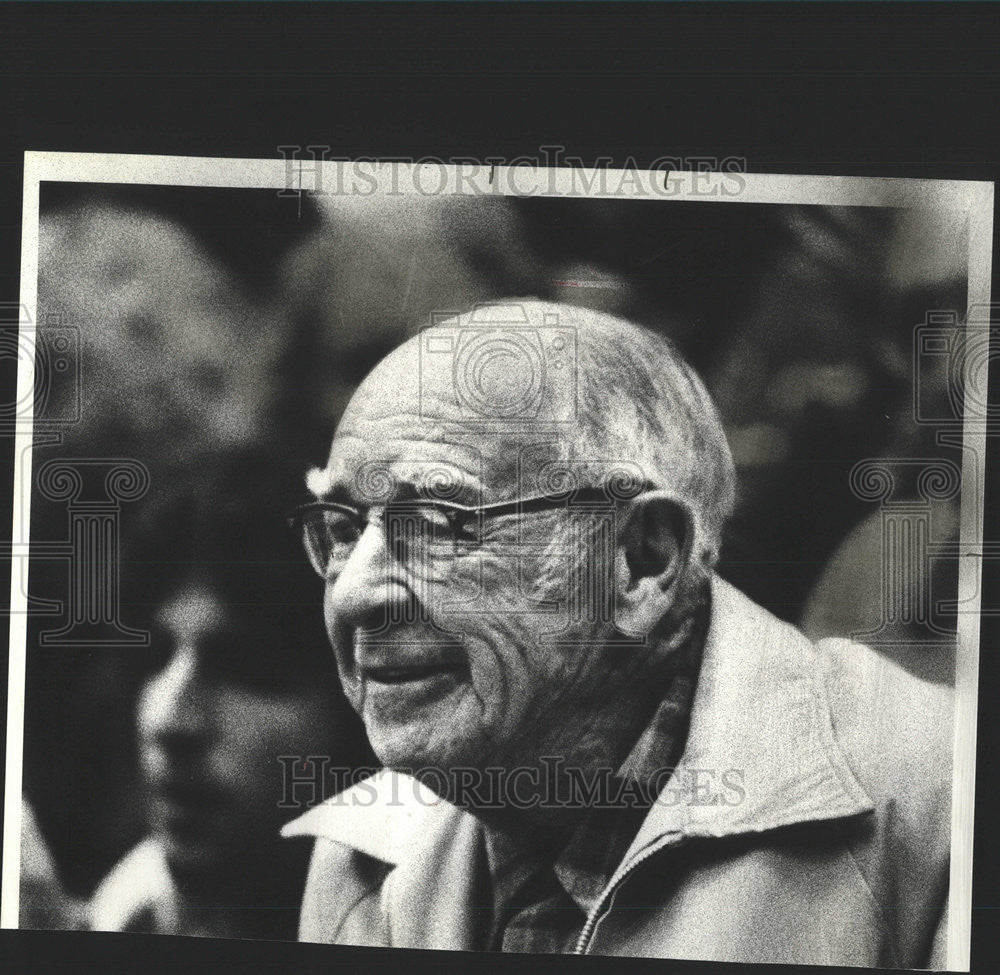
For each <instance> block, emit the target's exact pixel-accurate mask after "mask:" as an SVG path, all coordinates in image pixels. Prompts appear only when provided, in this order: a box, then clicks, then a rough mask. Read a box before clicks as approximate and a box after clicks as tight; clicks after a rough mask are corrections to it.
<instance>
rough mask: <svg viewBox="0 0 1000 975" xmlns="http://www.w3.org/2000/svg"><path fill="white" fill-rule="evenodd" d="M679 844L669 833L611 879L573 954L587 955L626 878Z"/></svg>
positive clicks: (584, 926)
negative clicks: (670, 847) (653, 857)
mask: <svg viewBox="0 0 1000 975" xmlns="http://www.w3.org/2000/svg"><path fill="white" fill-rule="evenodd" d="M681 842H683V838H682V837H681V838H679V837H678V834H676V833H671V834H670V835H668V836H666V837H664V838H663V839H662V840H661V841H659V842H657V843H654V844H653V845H652V846H648V847H647V848H646V849H645V850H644V851H643V852H642V853H641V854H640V855H639V856H637V857H636V858H635V859H634V860H632V862H631V863H630V864H629V865H628V866H627V867H626V868H625V870H624V871H622V872H621V873H620V874H618V876H617V878H614V879H612V881H611V883H609V884H608V886H607V887H605V888H604V893H603V894H601V898H600V900H599V901H598V902H597V904H596V905H595V906H594V909H593V910H592V911H591V912H590V914H589V916H588V917H587V920H586V922H585V923H584V925H583V930H582V931H581V932H580V937H579V938H577V940H576V947H575V948H574V949H573V954H575V955H584V954H586V953H587V949H588V948H589V947H590V944H589V942H590V939H591V938H592V937H593V934H594V929H595V928H596V927H597V925H598V922H600V921H601V920H602V919H603V918H604V917H605V916H606V915H607V913H608V911H610V909H611V902H612V901H613V900H614V897H615V894H617V893H618V891H619V890H620V889H621V887H622V885H623V884H624V883H625V881H626V880H628V878H629V877H630V876H631V875H632V874H633V873H635V871H636V870H637V869H638V868H639V867H640V866H641V865H642V864H644V863H645V862H646V861H647V860H648V859H649V858H650V857H652V856H655V855H656V854H657V853H659V852H660V851H661V850H664V849H666V848H667V847H668V846H679V845H680V843H681ZM605 905H607V909H605Z"/></svg>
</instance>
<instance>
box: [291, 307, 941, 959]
mask: <svg viewBox="0 0 1000 975" xmlns="http://www.w3.org/2000/svg"><path fill="white" fill-rule="evenodd" d="M310 487H311V488H312V490H313V491H314V492H315V494H316V495H317V499H318V500H317V501H316V502H315V503H313V504H310V505H307V506H305V507H304V508H303V509H302V510H300V511H299V512H298V513H297V515H296V518H297V522H298V524H299V526H300V528H301V531H302V533H303V538H304V540H305V543H306V548H307V551H308V553H309V555H310V558H311V560H312V562H313V565H314V567H315V568H316V570H317V571H318V572H319V573H320V574H321V575H322V576H323V578H324V579H325V581H326V595H325V602H324V610H325V618H326V625H327V631H328V633H329V636H330V639H331V642H332V644H333V647H334V651H335V654H336V657H337V661H338V665H339V670H340V675H341V680H342V682H343V686H344V689H345V691H346V693H347V696H348V698H349V699H350V701H351V702H352V704H353V705H354V707H355V708H356V709H357V710H358V712H359V713H360V714H361V716H362V717H363V719H364V722H365V725H366V728H367V730H368V734H369V738H370V740H371V743H372V745H373V747H374V749H375V751H376V752H377V754H378V756H379V758H380V759H381V761H382V762H383V763H384V764H385V766H386V767H387V771H386V772H384V773H382V774H381V776H380V777H378V778H376V779H375V780H372V781H369V782H366V783H362V784H361V785H359V786H356V787H355V788H354V789H353V790H350V791H348V792H346V793H343V794H341V795H339V796H337V797H335V798H334V799H332V800H330V801H328V802H327V803H326V804H324V805H322V806H320V807H317V808H316V809H314V810H311V811H310V812H309V813H307V814H306V815H305V816H303V817H302V818H300V819H299V820H297V821H296V822H294V823H292V824H290V826H289V827H286V830H285V832H286V835H302V834H306V835H312V836H315V837H316V838H317V842H316V844H315V848H314V853H313V860H312V865H311V868H310V875H309V879H308V882H307V887H306V892H305V898H304V902H303V908H302V917H301V922H300V936H301V937H302V938H303V939H305V940H313V941H327V942H334V943H341V944H360V945H383V946H395V947H429V948H455V949H483V950H501V951H525V952H574V951H575V952H578V953H589V952H593V953H595V954H609V955H644V956H656V957H666V958H690V959H714V960H720V961H754V962H800V963H826V964H839V965H860V966H902V967H920V966H933V965H938V964H943V963H944V958H945V955H944V950H945V945H944V933H945V927H946V911H945V905H946V901H947V891H948V854H949V843H950V832H949V826H950V823H949V808H950V773H949V767H950V747H951V737H952V736H951V713H950V705H949V699H948V696H947V692H945V691H942V690H941V689H940V688H936V687H932V686H929V685H925V684H923V683H921V682H920V681H918V680H917V679H915V678H913V677H911V676H910V675H908V674H907V673H906V672H904V671H903V670H901V669H900V668H898V667H897V666H895V665H893V664H892V663H890V662H888V661H886V660H884V659H882V658H880V657H878V656H877V655H875V654H874V653H873V652H872V651H871V650H869V649H868V648H866V647H863V646H859V645H857V644H854V643H851V642H849V641H847V640H828V641H823V642H822V643H820V644H818V645H813V644H812V643H810V641H809V640H807V639H806V638H805V637H804V636H802V634H801V633H799V632H798V631H797V630H795V629H794V628H793V627H791V626H789V625H787V624H785V623H783V622H781V621H779V620H778V619H776V618H774V617H773V616H771V615H770V614H769V613H767V612H766V611H765V610H763V609H762V608H761V607H759V606H757V605H755V604H754V603H753V602H751V601H750V600H749V599H747V598H746V597H745V596H743V595H742V594H741V593H739V592H737V591H736V590H735V589H733V588H732V587H731V586H729V585H728V584H726V583H725V582H724V581H722V580H721V579H720V578H719V577H718V576H716V575H715V574H714V572H713V566H714V564H715V561H716V558H717V555H718V551H719V546H720V541H721V535H722V530H723V527H724V523H725V520H726V518H727V515H728V514H729V512H730V510H731V508H732V505H733V499H734V473H733V467H732V462H731V459H730V455H729V451H728V447H727V444H726V440H725V436H724V434H723V431H722V429H721V427H720V424H719V421H718V418H717V416H716V413H715V410H714V408H713V406H712V404H711V402H710V400H709V397H708V395H707V393H706V391H705V389H704V387H703V386H702V384H701V382H700V381H699V379H698V378H697V376H696V375H695V374H694V373H693V372H692V370H691V369H690V368H689V367H688V366H687V365H686V364H685V363H684V362H683V361H682V360H681V359H680V357H679V356H678V354H677V353H676V351H675V350H674V349H673V347H672V346H671V345H670V344H669V343H668V342H666V341H665V340H663V339H662V338H660V337H658V336H656V335H654V334H652V333H650V332H648V331H646V330H644V329H641V328H639V327H637V326H635V325H633V324H631V323H629V322H625V321H622V320H619V319H616V318H612V317H610V316H607V315H602V314H599V313H595V312H589V311H581V310H574V309H572V308H569V307H564V306H560V305H551V304H546V303H542V302H525V303H519V304H512V305H506V306H504V305H498V306H492V307H485V308H484V307H479V308H477V309H476V310H475V311H474V312H473V313H471V314H469V315H464V316H461V317H460V318H457V319H452V320H451V321H449V322H446V323H444V324H441V325H438V326H436V327H434V328H431V329H428V330H426V331H425V332H423V333H422V334H421V335H420V336H418V337H416V338H414V339H412V340H411V341H409V342H408V343H407V344H405V345H403V346H402V347H401V348H399V349H398V350H397V351H396V352H394V353H393V354H391V355H390V356H388V357H387V358H386V359H385V360H384V361H383V362H382V363H380V364H379V365H378V366H377V367H376V368H375V370H374V371H373V372H372V373H371V374H370V375H369V376H368V377H367V379H366V380H365V381H364V382H363V383H362V385H361V387H360V388H359V389H358V391H357V393H356V395H355V396H354V398H353V400H352V401H351V404H350V406H349V407H348V409H347V411H346V413H345V414H344V416H343V418H342V420H341V423H340V426H339V428H338V430H337V433H336V436H335V437H334V441H333V447H332V450H331V453H330V459H329V462H328V464H327V466H326V467H325V469H323V470H322V471H314V472H313V473H312V474H311V476H310Z"/></svg>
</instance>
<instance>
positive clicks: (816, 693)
mask: <svg viewBox="0 0 1000 975" xmlns="http://www.w3.org/2000/svg"><path fill="white" fill-rule="evenodd" d="M823 679H824V674H823V662H822V660H821V658H820V655H819V653H818V652H817V650H816V648H815V647H814V646H813V644H812V643H811V642H810V641H809V640H808V639H807V638H806V637H805V636H804V635H803V634H802V633H800V632H799V631H798V630H797V629H795V628H794V627H793V626H790V625H789V624H787V623H783V622H782V621H781V620H779V619H777V618H776V617H775V616H772V615H771V614H770V613H769V612H767V610H765V609H763V608H762V607H760V606H758V605H757V604H756V603H754V602H753V601H752V600H750V599H748V598H747V597H746V596H744V595H743V593H741V592H739V591H738V590H737V589H735V588H734V587H733V586H731V585H729V583H727V582H725V581H724V580H722V579H720V578H718V577H715V579H714V580H713V584H712V622H711V625H710V627H709V632H708V637H707V640H706V645H705V652H704V656H703V659H702V666H701V673H700V675H699V678H698V686H697V689H696V690H695V696H694V701H693V702H692V706H691V722H690V727H689V730H688V737H687V744H686V746H685V749H684V752H683V754H682V757H681V759H680V762H679V763H678V768H677V771H676V772H675V774H674V775H673V777H672V778H671V779H670V781H669V782H668V784H667V786H666V787H665V788H664V789H663V791H662V792H661V793H660V796H659V798H658V799H657V801H656V802H655V803H654V805H653V808H652V809H651V810H650V813H649V815H648V816H647V818H646V820H645V822H644V823H643V825H642V827H641V828H640V830H639V834H638V835H637V836H636V838H635V840H634V841H633V843H632V845H631V846H630V848H629V852H628V854H626V857H625V860H626V862H627V861H628V860H629V859H630V857H631V856H632V855H634V854H635V853H637V852H639V850H641V849H642V848H643V847H645V846H648V845H649V844H650V843H653V842H655V841H656V840H657V839H659V838H661V837H662V836H664V835H666V834H670V833H674V834H679V835H680V836H698V837H724V836H733V835H738V834H741V833H751V832H755V833H759V832H764V831H766V830H771V829H777V828H779V827H782V826H790V825H792V824H795V823H804V822H811V821H818V820H826V819H837V818H841V817H845V816H855V815H859V814H861V813H866V812H870V811H872V809H873V808H874V806H873V804H872V801H871V799H870V798H869V796H868V795H867V794H866V793H865V791H864V789H863V788H862V786H861V784H860V783H859V782H858V780H857V778H856V777H855V775H854V773H853V772H852V771H851V769H850V767H849V765H848V763H847V760H846V759H845V757H844V755H843V752H842V751H841V749H840V747H839V746H838V744H837V742H836V740H835V738H834V733H833V723H832V719H831V716H830V710H829V705H828V703H827V698H826V693H825V689H824V683H823ZM723 776H726V777H727V778H726V779H725V780H724V781H726V782H727V783H729V784H730V789H729V790H728V791H724V792H722V793H721V794H719V789H718V783H719V782H720V779H722V777H723ZM706 784H711V786H712V788H708V789H707V788H706ZM733 785H735V786H738V788H732V786H733ZM740 790H742V797H740ZM711 793H715V796H714V801H712V800H713V796H712V795H711Z"/></svg>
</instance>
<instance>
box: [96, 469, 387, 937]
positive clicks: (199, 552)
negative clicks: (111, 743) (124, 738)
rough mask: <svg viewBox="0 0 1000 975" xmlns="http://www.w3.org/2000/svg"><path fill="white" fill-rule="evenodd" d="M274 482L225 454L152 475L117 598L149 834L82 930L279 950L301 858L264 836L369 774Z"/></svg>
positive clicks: (290, 845) (289, 925)
mask: <svg viewBox="0 0 1000 975" xmlns="http://www.w3.org/2000/svg"><path fill="white" fill-rule="evenodd" d="M283 470H284V471H287V466H286V465H282V464H280V463H279V462H277V461H275V459H274V458H273V457H272V456H269V455H268V454H259V455H244V454H241V455H238V456H236V457H226V456H222V457H215V458H208V459H206V461H205V462H204V464H203V465H195V469H194V471H193V472H189V473H188V475H187V476H186V477H183V475H181V477H182V479H183V483H177V482H176V481H175V480H174V478H173V477H172V476H170V475H169V474H168V473H167V472H163V473H162V476H161V477H160V478H159V479H158V480H159V483H160V488H159V490H158V491H156V492H155V493H154V495H153V496H152V497H151V498H150V499H149V501H150V504H149V507H150V512H149V514H148V516H147V519H146V523H145V524H143V525H142V526H141V529H140V530H137V532H136V543H135V544H134V545H133V546H130V549H131V555H132V558H131V559H130V568H129V579H128V580H127V582H126V591H127V592H128V593H129V594H130V602H131V603H132V605H140V604H148V605H149V606H150V607H151V608H152V612H151V613H150V626H151V632H152V647H151V656H152V657H153V658H155V663H153V665H152V669H151V673H150V676H149V678H148V679H147V681H146V682H145V685H144V686H143V688H142V691H141V693H140V695H139V700H138V706H137V726H138V741H139V764H140V769H141V773H142V780H143V784H144V787H145V789H146V801H147V817H148V820H147V821H148V827H149V833H148V836H147V838H146V839H145V840H143V841H142V842H141V843H140V844H139V845H138V846H136V847H135V848H134V849H133V850H132V851H131V852H130V853H128V854H127V855H126V856H125V858H124V859H123V860H122V861H121V862H120V863H119V864H118V865H117V866H115V867H114V869H113V870H112V871H111V873H110V874H109V875H108V877H107V878H106V879H105V880H104V881H103V882H102V883H101V885H100V886H99V887H98V889H97V892H96V894H95V896H94V898H93V900H92V902H91V909H92V920H91V923H92V926H93V927H94V928H96V929H98V930H112V931H143V932H154V933H160V934H187V935H214V936H217V937H246V938H286V939H294V937H295V933H296V923H297V917H298V908H299V903H300V899H301V894H302V888H303V884H304V882H305V870H306V864H307V855H308V850H307V849H304V848H302V847H301V846H300V845H298V844H297V843H296V842H295V841H291V842H289V841H284V840H281V839H280V837H279V835H278V832H279V829H280V827H281V826H282V825H283V823H284V822H286V821H287V820H288V819H290V818H292V816H293V815H294V814H295V813H296V811H298V812H301V811H303V810H304V809H305V808H306V807H307V805H308V804H310V803H311V802H315V801H319V800H322V799H323V798H325V797H326V796H330V795H334V794H335V793H336V792H339V791H341V789H342V788H343V787H344V785H345V783H347V782H353V781H357V777H356V776H358V775H363V774H366V770H367V772H369V773H370V771H372V770H373V764H374V759H373V756H372V755H371V753H370V752H369V750H368V747H367V741H366V738H365V735H364V729H363V726H362V725H361V723H360V721H359V720H358V719H357V717H356V716H355V714H354V712H353V710H352V709H351V708H350V706H349V705H348V704H347V702H346V700H345V699H344V698H343V696H342V694H341V692H340V689H339V685H338V683H337V679H336V675H335V672H334V667H333V661H332V659H331V655H330V652H329V649H328V648H326V647H325V646H324V643H323V642H322V636H323V634H322V621H321V620H320V619H319V615H318V614H317V613H316V611H315V603H314V602H312V601H311V600H314V599H316V598H317V595H318V594H317V593H316V587H315V586H314V585H312V580H311V579H310V578H309V576H310V575H311V573H309V572H307V571H303V570H302V567H301V566H300V565H298V564H296V558H297V554H298V553H297V550H296V547H295V545H294V544H293V540H292V539H290V538H289V536H288V533H287V529H286V526H285V525H284V522H283V519H282V517H281V511H282V504H283V502H287V501H288V498H289V494H290V491H289V482H291V481H292V477H291V476H290V477H289V478H287V479H286V480H285V482H284V483H282V478H281V476H280V475H281V473H282V471H283ZM288 473H289V474H291V472H288ZM293 769H294V773H295V774H297V779H293V778H292V777H291V775H292V774H293ZM299 773H301V774H299ZM296 782H298V786H296Z"/></svg>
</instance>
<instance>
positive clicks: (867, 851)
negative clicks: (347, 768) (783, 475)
mask: <svg viewBox="0 0 1000 975" xmlns="http://www.w3.org/2000/svg"><path fill="white" fill-rule="evenodd" d="M951 751H952V705H951V692H950V691H949V690H947V689H946V688H942V687H939V686H935V685H931V684H927V683H924V682H922V681H920V680H919V679H917V678H915V677H913V676H911V675H910V674H908V673H907V672H906V671H904V670H903V669H902V668H900V667H898V666H897V665H895V664H893V663H892V662H891V661H889V660H886V659H885V658H883V657H881V656H879V655H878V654H876V653H875V652H873V651H872V650H871V649H869V648H867V647H864V646H861V645H859V644H855V643H851V642H850V641H847V640H824V641H821V642H820V643H818V644H816V645H813V644H812V643H811V642H810V641H809V640H808V639H807V638H806V637H804V636H803V635H802V634H801V633H800V632H799V631H798V630H796V629H795V628H794V627H792V626H789V625H788V624H786V623H783V622H781V621H780V620H778V619H776V618H775V617H774V616H772V615H771V614H770V613H768V612H767V611H766V610H764V609H762V608H761V607H760V606H757V605H756V604H755V603H753V602H752V601H751V600H749V599H748V598H747V597H746V596H744V595H743V594H742V593H740V592H738V591H737V590H736V589H734V588H732V587H731V586H730V585H728V584H727V583H725V582H723V581H722V580H720V579H716V580H715V581H714V582H713V602H712V620H711V625H710V629H709V634H708V638H707V641H706V646H705V652H704V658H703V662H702V669H701V674H700V677H699V681H698V687H697V690H696V692H695V697H694V700H693V703H692V711H691V723H690V729H689V733H688V739H687V743H686V746H685V750H684V753H683V757H682V759H681V761H680V762H679V763H678V769H679V771H678V773H677V776H676V779H675V780H671V782H669V783H668V784H667V786H666V787H665V789H664V790H663V792H662V793H661V800H662V801H657V802H656V803H655V804H654V805H653V807H652V808H651V810H650V812H649V814H648V816H647V817H646V819H645V821H644V822H643V825H642V826H641V828H640V830H639V832H638V834H637V835H636V837H635V839H634V841H633V842H632V844H631V846H630V848H629V850H628V852H627V853H626V855H625V857H624V859H623V860H622V862H621V864H620V866H619V867H618V869H617V870H616V871H615V872H614V875H613V876H612V878H611V880H610V882H609V883H608V885H607V887H606V888H605V891H604V893H603V895H602V896H601V897H600V899H599V901H598V903H597V904H596V905H595V907H594V909H593V910H592V911H591V913H590V916H589V917H588V918H587V921H586V924H585V925H584V927H583V930H582V932H581V935H580V939H579V942H578V944H577V951H578V952H580V953H593V954H601V955H629V956H647V957H659V958H679V959H705V960H714V961H733V962H757V963H767V962H774V963H800V964H829V965H857V966H864V967H900V968H943V967H945V964H946V955H945V947H946V946H945V942H944V937H945V929H946V913H947V912H946V905H947V894H948V863H949V850H950V820H951V817H950V799H951ZM696 769H700V770H708V772H709V773H715V774H716V776H718V775H719V774H721V773H722V772H724V771H726V770H730V771H731V770H739V772H740V773H742V777H741V778H740V777H739V776H737V777H736V779H735V780H736V781H741V782H742V790H743V793H744V794H743V797H742V801H738V802H734V801H728V802H727V801H716V802H715V803H714V804H709V803H708V802H707V801H706V795H707V792H706V790H705V789H704V788H703V785H702V786H700V787H697V788H695V787H693V786H692V782H693V781H697V777H694V778H692V776H690V775H685V774H684V773H683V772H682V771H680V770H696ZM704 781H705V777H702V779H701V782H702V783H703V782H704ZM728 781H729V782H733V781H734V778H733V776H732V775H730V777H729V779H728ZM729 795H730V797H732V796H733V793H732V792H730V793H729ZM284 833H285V835H287V836H297V835H311V836H315V837H316V838H317V842H316V844H315V848H314V852H313V859H312V863H311V866H310V870H309V876H308V880H307V883H306V890H305V896H304V900H303V906H302V915H301V921H300V931H299V936H300V938H301V939H302V940H305V941H322V942H329V943H337V944H351V945H378V946H394V947H413V948H452V949H475V948H477V947H479V946H478V945H476V944H475V943H474V941H473V937H474V935H473V932H474V930H475V919H476V904H475V901H474V897H475V894H474V889H475V878H476V877H477V876H481V874H478V873H477V872H478V871H480V870H482V869H483V856H484V854H483V837H482V829H481V827H480V826H479V824H478V821H477V820H476V819H475V818H474V817H473V816H471V815H470V814H469V813H467V812H464V811H462V810H459V809H457V808H455V807H453V806H451V805H449V804H447V803H445V802H443V801H440V800H438V799H437V798H436V797H435V796H434V795H433V794H432V793H430V792H429V791H428V790H426V789H425V788H424V787H423V786H421V785H419V784H418V783H416V782H414V780H412V779H408V778H407V777H406V776H401V775H399V774H397V773H392V772H383V773H380V774H379V775H378V776H377V777H375V778H374V779H371V780H367V781H364V782H361V783H359V784H358V785H356V786H354V787H353V788H352V789H351V790H348V791H347V792H345V793H342V794H341V795H340V796H337V797H334V798H332V799H330V800H328V801H327V802H325V803H323V804H322V805H320V806H317V807H315V808H314V809H312V810H310V811H309V812H308V813H306V814H305V815H304V816H301V817H300V818H299V819H297V820H295V821H293V822H292V823H290V824H289V825H288V826H286V827H285V830H284Z"/></svg>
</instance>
